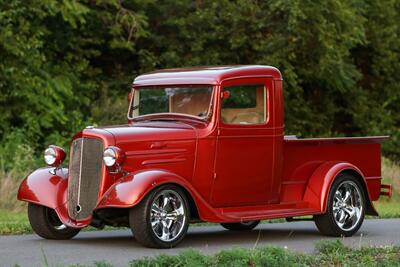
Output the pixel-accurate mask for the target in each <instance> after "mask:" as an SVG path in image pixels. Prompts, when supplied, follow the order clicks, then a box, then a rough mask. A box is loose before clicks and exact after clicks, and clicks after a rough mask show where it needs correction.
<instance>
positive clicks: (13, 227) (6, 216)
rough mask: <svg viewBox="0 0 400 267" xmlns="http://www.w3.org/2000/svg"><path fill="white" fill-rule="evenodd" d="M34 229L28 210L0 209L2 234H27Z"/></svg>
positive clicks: (0, 231)
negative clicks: (30, 222) (29, 219)
mask: <svg viewBox="0 0 400 267" xmlns="http://www.w3.org/2000/svg"><path fill="white" fill-rule="evenodd" d="M31 232H32V229H31V226H30V224H29V222H28V217H27V215H26V212H12V211H8V210H0V235H9V234H15V235H16V234H26V233H31Z"/></svg>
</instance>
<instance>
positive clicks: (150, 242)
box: [129, 185, 190, 248]
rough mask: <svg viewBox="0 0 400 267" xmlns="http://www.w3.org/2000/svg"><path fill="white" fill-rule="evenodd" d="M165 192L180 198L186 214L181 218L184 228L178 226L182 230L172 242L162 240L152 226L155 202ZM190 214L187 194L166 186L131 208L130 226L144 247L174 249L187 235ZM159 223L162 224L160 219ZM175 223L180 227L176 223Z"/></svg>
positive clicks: (172, 186)
mask: <svg viewBox="0 0 400 267" xmlns="http://www.w3.org/2000/svg"><path fill="white" fill-rule="evenodd" d="M165 192H170V193H172V192H173V193H172V194H177V195H178V196H179V197H180V199H179V201H180V202H181V205H182V207H183V212H184V214H183V215H180V217H179V218H181V219H182V220H183V223H181V225H182V227H180V226H176V227H179V229H180V230H179V231H178V233H177V235H176V236H174V237H173V239H172V240H170V241H164V240H161V237H159V236H158V235H157V234H156V233H155V231H156V230H153V228H152V225H151V220H152V218H153V219H154V215H153V217H151V216H152V205H153V202H154V203H155V201H157V200H158V199H159V198H160V197H161V195H162V194H163V193H165ZM170 205H171V206H170V207H169V208H170V209H171V208H173V206H172V204H170ZM175 205H176V203H175ZM166 209H168V208H167V207H166V208H165V210H166ZM189 212H190V211H189V203H188V201H187V197H186V194H185V192H183V191H182V189H180V188H179V187H177V186H175V185H164V186H160V187H159V188H156V189H155V190H153V191H151V192H150V193H149V194H148V195H147V196H146V197H145V198H144V199H143V200H142V201H141V202H140V203H139V204H138V205H136V206H134V207H132V208H131V210H130V212H129V224H130V227H131V230H132V233H133V235H134V236H135V238H136V240H137V241H138V242H139V243H140V244H142V245H143V246H146V247H150V248H173V247H175V246H176V245H177V244H179V243H180V242H181V241H182V239H183V238H184V237H185V235H186V232H187V229H188V227H189V220H190V213H189ZM153 214H154V212H153ZM165 214H166V213H164V216H165ZM159 218H160V217H159ZM161 220H163V219H161ZM164 220H166V218H164ZM158 222H160V219H159V221H158ZM173 223H175V225H178V224H177V223H176V222H173ZM158 225H160V223H158ZM171 225H172V224H171ZM171 227H172V226H171ZM156 228H157V227H156ZM176 229H178V228H176ZM161 231H163V229H162V230H161Z"/></svg>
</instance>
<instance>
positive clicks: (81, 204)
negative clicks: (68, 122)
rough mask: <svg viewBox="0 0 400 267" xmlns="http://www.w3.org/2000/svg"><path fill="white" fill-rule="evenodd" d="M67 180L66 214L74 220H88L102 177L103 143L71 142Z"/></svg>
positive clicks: (92, 139)
mask: <svg viewBox="0 0 400 267" xmlns="http://www.w3.org/2000/svg"><path fill="white" fill-rule="evenodd" d="M70 155H71V158H70V162H69V178H68V213H69V216H70V217H71V218H72V219H74V220H82V219H86V218H88V217H89V216H90V215H91V214H92V212H93V209H94V208H95V206H96V202H97V199H98V196H99V189H100V181H101V175H102V161H103V142H102V141H101V140H98V139H94V138H78V139H75V140H74V141H73V142H72V145H71V153H70Z"/></svg>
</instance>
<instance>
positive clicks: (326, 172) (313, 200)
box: [303, 161, 378, 215]
mask: <svg viewBox="0 0 400 267" xmlns="http://www.w3.org/2000/svg"><path fill="white" fill-rule="evenodd" d="M344 171H351V172H353V173H356V174H357V176H358V177H359V178H360V182H361V183H362V184H363V186H364V189H365V193H366V198H367V199H366V204H367V210H366V211H367V214H370V215H378V213H377V212H376V210H375V208H374V206H373V204H372V202H371V197H370V194H369V191H368V186H367V182H366V180H365V177H364V175H363V174H362V172H361V171H360V170H359V169H358V168H357V167H356V166H354V165H353V164H351V163H347V162H336V161H331V162H325V163H323V164H322V165H321V166H319V167H318V168H317V169H316V170H315V171H314V173H313V174H312V175H311V178H310V180H309V181H308V184H307V188H306V191H305V193H304V197H303V200H304V201H306V202H308V203H309V204H310V206H311V207H312V208H315V209H318V210H320V211H321V213H325V212H326V209H327V202H328V197H329V191H330V189H331V186H332V183H333V181H334V180H335V178H336V177H337V176H338V175H339V174H340V173H341V172H344Z"/></svg>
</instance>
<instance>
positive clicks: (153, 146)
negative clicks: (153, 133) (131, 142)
mask: <svg viewBox="0 0 400 267" xmlns="http://www.w3.org/2000/svg"><path fill="white" fill-rule="evenodd" d="M166 145H167V144H166V143H162V142H156V143H152V144H151V145H150V148H151V149H161V148H164V147H165V146H166Z"/></svg>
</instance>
